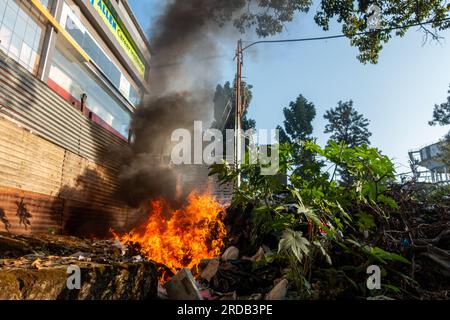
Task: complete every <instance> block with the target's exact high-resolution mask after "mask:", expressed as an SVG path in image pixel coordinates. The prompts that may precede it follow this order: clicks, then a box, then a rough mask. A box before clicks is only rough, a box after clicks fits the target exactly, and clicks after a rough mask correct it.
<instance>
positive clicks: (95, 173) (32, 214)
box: [0, 52, 132, 236]
mask: <svg viewBox="0 0 450 320" xmlns="http://www.w3.org/2000/svg"><path fill="white" fill-rule="evenodd" d="M125 148H126V143H125V142H124V141H122V140H121V139H119V138H118V137H116V136H114V135H113V134H111V133H110V132H108V131H107V130H105V129H104V128H102V127H101V126H99V125H98V124H96V123H94V122H92V121H91V120H90V119H88V118H87V117H85V116H84V115H83V114H81V112H80V111H78V110H76V109H75V108H74V107H73V106H71V105H70V104H69V103H67V102H66V101H65V100H63V99H62V98H61V97H60V96H58V95H57V94H56V93H54V92H53V91H52V90H51V89H50V88H48V86H47V85H46V84H44V83H42V82H41V81H39V80H38V79H36V78H34V77H33V76H32V75H31V74H30V73H28V72H27V71H25V70H24V69H23V68H22V67H21V66H19V65H18V64H17V63H16V62H15V61H13V60H11V59H9V58H8V57H6V56H5V55H4V54H3V53H1V52H0V231H1V230H2V229H3V230H5V229H8V230H9V231H12V232H18V233H28V232H47V231H48V229H49V228H52V229H56V230H60V229H61V228H63V230H64V232H68V233H71V234H80V235H97V236H98V235H101V234H102V233H107V232H108V229H109V227H110V226H112V227H114V228H116V229H123V228H124V227H125V225H126V223H127V219H128V215H129V213H130V212H131V211H132V210H131V209H129V208H128V207H126V206H125V205H124V204H123V203H121V202H119V201H118V200H116V197H115V196H114V192H115V189H116V185H117V175H118V171H119V165H120V163H119V159H118V156H117V155H118V154H120V153H121V152H123V150H124V149H125Z"/></svg>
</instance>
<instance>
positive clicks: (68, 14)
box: [61, 3, 140, 106]
mask: <svg viewBox="0 0 450 320" xmlns="http://www.w3.org/2000/svg"><path fill="white" fill-rule="evenodd" d="M61 25H62V26H63V27H64V28H65V29H66V31H67V32H68V33H69V34H70V35H71V36H72V38H73V39H74V40H75V41H76V42H77V43H78V44H79V45H80V47H81V48H83V50H84V51H86V53H87V54H88V55H89V57H90V58H91V59H92V60H93V61H94V63H95V65H96V66H97V67H98V68H99V69H100V70H101V72H102V73H103V75H104V76H105V77H106V78H107V79H108V80H109V81H110V82H111V83H112V84H113V86H114V87H115V88H116V89H117V90H118V91H119V92H120V93H121V94H122V96H124V97H125V98H126V99H127V100H128V101H129V102H130V103H131V104H132V105H134V106H137V105H138V104H139V99H140V97H139V93H138V91H137V90H136V89H135V88H134V87H133V86H132V85H131V83H130V81H129V80H128V79H127V77H126V76H125V75H124V74H123V73H122V72H121V71H120V70H119V68H118V67H117V66H116V65H115V64H114V62H113V61H112V60H111V59H110V58H109V57H108V56H107V54H106V53H105V52H104V51H103V50H102V48H101V46H100V45H99V44H98V43H97V42H96V41H95V40H94V37H93V36H92V35H91V34H90V33H89V31H88V30H87V29H86V27H85V26H84V25H83V23H82V22H81V21H80V19H79V18H78V17H77V16H76V15H75V14H74V13H73V12H72V10H71V9H70V6H69V5H67V4H66V3H65V4H64V7H63V13H62V17H61Z"/></svg>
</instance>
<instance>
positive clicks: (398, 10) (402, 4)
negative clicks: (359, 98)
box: [210, 0, 450, 63]
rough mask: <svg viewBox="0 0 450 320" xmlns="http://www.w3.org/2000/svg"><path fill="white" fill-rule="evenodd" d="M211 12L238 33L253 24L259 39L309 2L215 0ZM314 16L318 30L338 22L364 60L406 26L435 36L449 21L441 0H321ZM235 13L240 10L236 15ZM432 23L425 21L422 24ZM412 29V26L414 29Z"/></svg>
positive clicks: (373, 59)
mask: <svg viewBox="0 0 450 320" xmlns="http://www.w3.org/2000/svg"><path fill="white" fill-rule="evenodd" d="M213 3H214V6H213V7H212V8H211V10H210V11H211V16H212V17H214V18H215V19H216V20H218V21H219V22H220V23H222V24H223V23H225V22H226V21H230V20H232V21H233V23H234V26H235V27H236V28H238V29H239V30H240V31H241V32H245V31H246V30H248V29H252V28H254V29H255V30H256V33H257V35H258V36H260V37H268V36H272V35H275V34H278V33H281V32H282V31H283V27H284V25H285V24H286V23H288V22H291V21H292V20H293V18H294V15H295V14H296V13H300V12H302V13H305V12H308V11H309V10H310V8H311V6H312V5H313V1H311V0H276V1H275V0H258V1H256V0H220V1H214V2H213ZM372 4H375V5H377V6H378V7H379V9H380V12H379V29H378V30H374V31H371V32H368V31H370V30H369V28H368V19H369V17H371V16H372V15H373V14H374V12H373V11H372V12H371V11H369V10H368V9H369V8H370V6H371V5H372ZM316 5H318V10H317V12H316V13H315V17H314V20H315V22H316V24H317V25H319V26H320V27H321V28H322V29H323V30H329V29H330V24H331V22H332V21H336V20H337V22H338V23H339V24H340V25H341V29H342V32H343V34H345V35H346V36H347V38H348V39H350V44H351V45H352V46H355V47H357V48H358V49H359V55H358V59H359V60H360V61H361V62H363V63H367V62H369V63H377V62H378V58H379V54H380V52H381V50H382V49H383V45H384V44H385V43H387V42H388V41H389V40H390V39H391V38H392V37H394V36H398V37H403V36H404V35H405V34H406V32H407V31H408V30H409V29H410V28H411V27H410V26H411V25H415V24H419V23H422V25H420V27H419V28H420V29H421V30H422V31H423V32H424V35H425V36H431V38H433V39H438V37H439V36H438V32H439V31H440V30H444V29H447V28H448V27H449V26H450V21H448V20H444V19H448V18H449V13H448V11H449V7H450V4H448V2H447V1H445V0H417V1H411V0H396V1H392V0H358V1H343V0H321V1H318V3H317V4H316ZM236 12H239V14H236ZM429 21H433V23H431V24H429V25H425V24H423V23H424V22H429ZM416 28H417V27H416Z"/></svg>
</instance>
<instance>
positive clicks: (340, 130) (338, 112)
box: [324, 100, 372, 147]
mask: <svg viewBox="0 0 450 320" xmlns="http://www.w3.org/2000/svg"><path fill="white" fill-rule="evenodd" d="M324 118H325V119H326V120H328V124H327V125H326V126H325V133H331V139H332V140H334V141H336V142H337V143H341V142H342V143H344V144H346V145H348V146H349V147H355V146H360V145H362V144H369V138H370V136H371V135H372V134H371V133H370V131H369V129H368V128H367V127H368V126H369V120H367V119H366V118H364V116H363V115H362V114H359V113H358V112H357V111H356V109H355V108H354V107H353V101H352V100H350V101H346V102H342V101H339V102H338V106H337V107H336V108H332V109H330V110H328V111H327V112H326V113H325V115H324Z"/></svg>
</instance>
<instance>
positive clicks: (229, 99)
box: [213, 81, 256, 130]
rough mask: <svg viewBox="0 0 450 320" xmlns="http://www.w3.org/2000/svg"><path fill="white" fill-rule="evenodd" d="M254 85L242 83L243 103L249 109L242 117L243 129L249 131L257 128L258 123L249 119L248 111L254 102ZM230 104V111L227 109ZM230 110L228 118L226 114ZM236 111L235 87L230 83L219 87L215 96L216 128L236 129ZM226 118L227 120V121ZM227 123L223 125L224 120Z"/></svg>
mask: <svg viewBox="0 0 450 320" xmlns="http://www.w3.org/2000/svg"><path fill="white" fill-rule="evenodd" d="M252 88H253V87H252V85H249V84H247V83H246V82H245V81H242V102H243V103H245V104H246V105H247V108H246V110H245V112H244V114H243V116H242V129H243V130H248V129H251V128H255V127H256V122H255V120H253V119H249V118H247V110H248V109H249V105H250V103H251V101H252V97H253V95H252ZM228 103H230V106H229V107H228V109H226V107H227V104H228ZM230 108H231V109H230ZM226 110H229V111H230V113H229V115H228V118H226V115H224V112H225V111H226ZM235 111H236V91H235V90H234V86H232V85H231V83H230V82H229V81H227V82H225V84H224V85H223V86H222V85H220V84H219V85H217V87H216V92H215V94H214V124H213V126H214V127H218V128H220V127H223V128H224V129H234V117H235ZM225 118H226V119H225ZM224 119H225V120H226V123H222V121H223V120H224Z"/></svg>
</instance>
